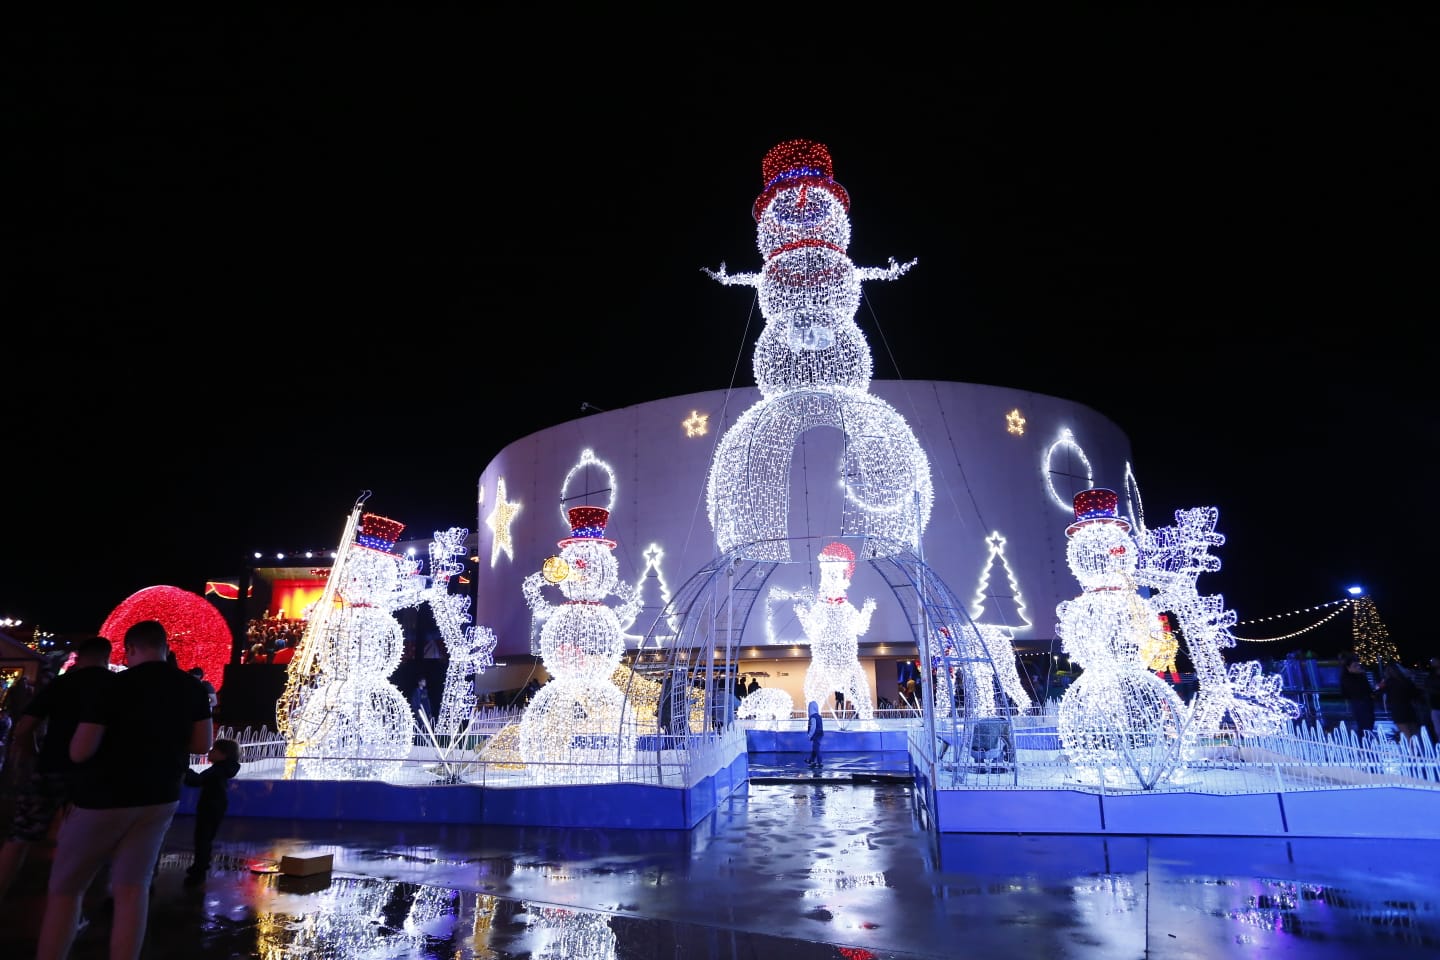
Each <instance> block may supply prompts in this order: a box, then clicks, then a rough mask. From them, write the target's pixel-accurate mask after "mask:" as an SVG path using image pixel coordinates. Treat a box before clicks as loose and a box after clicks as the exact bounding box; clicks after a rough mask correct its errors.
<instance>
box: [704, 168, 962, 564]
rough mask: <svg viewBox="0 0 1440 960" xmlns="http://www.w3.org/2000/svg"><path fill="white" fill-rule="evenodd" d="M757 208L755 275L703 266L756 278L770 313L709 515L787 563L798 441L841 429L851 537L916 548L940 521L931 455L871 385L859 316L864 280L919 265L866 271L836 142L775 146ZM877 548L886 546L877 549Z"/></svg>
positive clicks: (740, 540)
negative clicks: (760, 263) (857, 253)
mask: <svg viewBox="0 0 1440 960" xmlns="http://www.w3.org/2000/svg"><path fill="white" fill-rule="evenodd" d="M761 171H762V174H763V187H762V191H761V194H760V196H759V198H758V199H757V200H756V201H755V204H754V207H753V208H752V213H753V214H754V217H755V220H756V245H757V247H758V248H759V251H760V254H761V256H762V257H763V258H764V261H765V262H764V267H763V268H762V269H761V271H760V272H759V273H740V274H732V273H729V272H728V271H727V270H726V268H725V265H724V264H723V263H722V264H721V265H720V269H719V270H715V271H712V270H705V271H704V272H705V273H706V274H707V275H709V276H710V277H711V278H712V279H715V280H718V281H719V282H721V283H723V284H726V285H743V286H750V287H754V288H755V290H756V293H757V296H758V299H759V303H760V311H761V313H762V314H763V316H764V317H765V321H766V323H765V327H764V329H763V330H762V331H761V333H760V337H759V339H758V340H757V341H756V344H755V352H754V356H753V361H752V362H753V365H754V370H755V382H756V385H757V386H758V387H759V388H760V394H761V397H762V399H761V400H760V402H758V403H756V404H755V405H754V406H752V407H751V408H750V409H749V410H747V411H745V412H744V413H743V414H742V415H741V416H740V418H739V419H738V420H737V421H736V422H735V423H734V424H733V425H732V426H731V427H730V429H729V430H727V431H726V432H725V435H724V436H723V437H722V439H721V441H720V443H719V445H718V447H717V449H716V452H715V457H714V459H713V461H712V462H711V467H710V475H709V479H708V483H707V503H708V508H709V514H710V523H711V526H712V528H713V529H714V530H715V537H716V542H717V544H718V546H719V547H720V549H721V551H723V552H725V553H729V552H732V551H734V550H736V549H737V548H741V547H743V548H744V549H745V552H746V554H747V555H748V556H751V557H753V558H754V559H759V560H771V561H784V560H788V559H789V549H790V548H789V542H790V540H789V529H788V525H789V510H790V469H791V463H792V456H793V452H794V449H795V445H796V442H797V441H798V439H799V438H800V436H801V435H802V434H804V433H805V432H806V431H808V430H811V429H813V428H815V427H833V428H836V429H838V430H840V431H841V432H842V433H843V434H844V437H845V452H844V459H843V463H842V464H841V467H840V476H841V478H842V482H843V484H844V488H845V497H846V500H847V502H848V505H849V509H847V510H846V513H845V518H844V521H843V524H844V525H843V528H842V530H841V531H840V535H842V536H852V535H853V536H860V537H865V538H867V552H873V551H878V550H884V549H885V547H884V544H886V543H890V544H894V545H895V547H894V548H893V549H892V550H891V552H894V551H895V550H898V549H900V548H901V547H909V548H910V549H918V547H919V541H920V536H921V534H922V533H923V532H924V529H925V525H926V523H927V522H928V521H929V518H930V509H931V506H932V501H933V496H934V493H933V489H932V487H931V479H930V464H929V459H928V458H927V457H926V455H925V451H924V450H923V449H922V448H921V447H920V444H919V442H918V441H917V440H916V438H915V435H914V433H913V431H911V429H910V426H909V424H908V423H906V422H905V419H904V417H902V416H900V414H899V413H897V412H896V411H895V410H894V409H892V408H891V407H890V406H889V404H887V403H885V402H884V401H883V400H881V399H880V398H878V397H875V396H872V395H871V394H870V393H869V388H870V376H871V373H872V370H873V362H872V360H871V356H870V348H869V344H868V343H867V342H866V340H865V336H864V334H862V333H861V332H860V328H859V327H858V326H857V325H856V323H855V312H856V310H857V309H858V307H859V305H860V286H861V283H862V282H864V281H867V280H893V279H895V278H896V277H899V276H900V275H902V274H903V273H905V271H907V270H908V269H910V267H912V266H913V265H914V263H915V261H913V260H911V261H910V262H908V263H904V264H901V263H897V262H896V261H895V260H894V258H891V260H890V263H889V265H888V266H886V267H856V266H855V264H854V263H853V262H851V260H850V258H849V256H848V255H847V254H846V252H845V251H846V248H847V247H848V246H849V243H850V218H849V215H848V211H849V207H850V195H849V194H848V193H847V192H846V190H845V188H844V187H842V186H841V185H840V184H838V183H836V182H835V180H834V179H833V174H832V163H831V159H830V152H829V150H828V149H827V148H826V147H825V145H824V144H821V143H816V142H814V141H811V140H790V141H786V142H784V143H781V144H779V145H777V146H775V147H774V148H772V149H771V150H770V151H769V152H768V153H767V154H766V155H765V158H764V161H763V162H762V164H761ZM872 555H874V556H880V555H882V554H881V553H879V552H873V553H872Z"/></svg>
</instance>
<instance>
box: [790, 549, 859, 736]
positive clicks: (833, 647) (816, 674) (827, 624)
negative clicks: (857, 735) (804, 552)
mask: <svg viewBox="0 0 1440 960" xmlns="http://www.w3.org/2000/svg"><path fill="white" fill-rule="evenodd" d="M818 559H819V561H820V585H819V587H818V588H817V589H816V590H815V591H814V592H813V593H812V592H810V591H809V590H806V591H805V592H803V593H801V594H799V595H797V597H796V599H795V616H796V617H797V618H798V619H799V621H800V625H801V627H803V628H804V630H805V636H806V638H807V639H808V640H809V641H810V668H809V669H808V670H806V671H805V701H806V702H807V703H809V702H811V701H813V702H815V703H825V702H827V701H828V700H829V699H830V696H831V694H832V692H838V693H843V694H844V695H845V697H846V699H847V700H848V701H849V702H850V704H851V706H853V707H854V709H855V715H856V716H857V717H859V719H861V720H871V719H873V718H874V716H875V708H874V704H873V702H872V701H871V699H870V688H869V684H868V683H867V682H866V680H865V671H864V669H863V668H862V667H861V666H860V642H859V641H860V637H861V636H862V635H863V634H864V633H865V631H867V630H869V629H870V616H871V614H873V613H874V612H875V598H874V597H870V598H867V599H866V601H865V604H864V606H862V607H859V608H856V606H855V604H853V603H851V602H850V600H849V599H848V597H847V594H848V593H849V590H850V578H851V577H853V576H854V575H855V551H853V550H851V549H850V548H849V547H848V546H846V545H845V544H843V543H840V542H839V541H835V542H833V543H829V544H827V545H826V546H825V548H824V549H822V550H821V551H820V555H819V558H818ZM831 716H835V713H834V711H833V710H832V712H831Z"/></svg>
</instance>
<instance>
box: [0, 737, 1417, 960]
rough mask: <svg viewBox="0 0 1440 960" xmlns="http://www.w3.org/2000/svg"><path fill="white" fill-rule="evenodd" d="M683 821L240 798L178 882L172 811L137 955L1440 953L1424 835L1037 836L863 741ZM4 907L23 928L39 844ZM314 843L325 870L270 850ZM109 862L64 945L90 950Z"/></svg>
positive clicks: (2, 939)
mask: <svg viewBox="0 0 1440 960" xmlns="http://www.w3.org/2000/svg"><path fill="white" fill-rule="evenodd" d="M754 759H755V760H756V762H755V764H754V765H753V767H752V772H753V773H754V774H755V780H754V781H753V782H752V783H751V784H750V786H749V787H748V789H746V790H744V791H742V792H740V793H738V794H736V795H735V796H733V797H732V798H730V800H729V801H728V802H727V803H726V804H725V805H724V806H723V808H722V809H721V810H720V811H719V812H717V813H716V814H715V815H712V816H711V817H709V818H708V819H707V820H706V821H704V822H703V823H702V824H701V825H699V826H698V827H696V828H695V829H694V830H693V831H683V832H682V831H625V830H613V831H604V830H575V829H559V828H536V827H455V826H438V825H426V824H423V823H420V824H390V823H321V822H318V821H288V820H285V821H281V820H260V819H234V820H230V821H228V822H226V823H225V824H224V826H223V827H222V828H221V834H220V838H219V841H218V844H217V850H218V853H219V856H218V857H217V864H216V869H215V870H214V871H213V873H212V874H211V876H210V877H209V878H208V879H207V881H206V883H205V884H204V886H203V887H186V886H185V885H184V884H183V882H182V881H183V872H184V869H185V867H187V866H188V865H189V848H190V831H191V828H192V821H191V820H190V818H188V817H180V818H177V819H176V822H175V824H174V826H173V827H172V829H171V833H170V836H169V840H168V843H167V847H166V852H165V853H164V855H163V857H162V860H161V864H160V870H159V874H158V876H157V879H156V883H155V890H154V897H153V901H152V908H151V910H152V912H151V925H150V936H149V942H148V945H147V949H146V953H145V956H146V957H147V958H150V960H171V958H180V957H186V958H191V957H263V958H282V957H307V958H315V957H321V958H330V957H334V958H340V957H346V958H362V957H366V958H368V957H433V958H442V957H443V958H451V960H465V958H485V960H506V958H516V957H527V956H528V957H532V958H540V957H545V958H562V957H565V958H569V957H577V958H578V957H584V958H607V957H608V958H616V960H646V958H657V960H658V958H662V957H663V958H666V960H672V958H676V957H682V958H683V957H704V958H707V960H716V958H732V957H733V958H764V957H783V958H785V960H811V958H817V960H818V958H844V960H866V958H896V960H904V958H920V957H955V956H962V955H963V956H975V957H988V956H1008V957H1020V956H1041V957H1047V958H1097V960H1098V958H1106V960H1109V958H1115V957H1137V958H1138V957H1149V958H1191V957H1194V958H1200V957H1216V956H1250V955H1254V954H1257V953H1269V954H1272V955H1285V956H1296V957H1306V958H1309V957H1337V958H1338V957H1354V956H1359V955H1370V954H1371V953H1372V952H1374V953H1376V954H1379V955H1384V956H1386V957H1387V958H1391V960H1393V958H1395V957H1404V956H1421V955H1432V956H1433V955H1436V954H1437V953H1440V841H1415V842H1412V843H1397V842H1395V841H1393V840H1384V841H1381V840H1351V839H1344V840H1324V839H1312V838H1304V839H1295V840H1274V839H1255V840H1250V839H1240V838H1228V837H1227V838H1194V837H1093V836H1086V837H1055V836H1047V837H1032V836H1015V835H1005V836H993V835H992V836H974V835H957V834H951V835H947V836H945V837H942V838H939V839H938V840H937V839H936V838H934V837H932V836H931V835H930V834H928V833H927V831H926V830H925V829H924V826H923V824H922V823H921V821H920V820H919V819H918V816H917V813H916V810H915V806H914V804H913V803H912V796H911V791H912V785H911V784H910V783H908V782H906V781H905V780H904V779H903V778H902V777H898V776H891V775H890V772H888V771H884V770H875V769H873V768H867V765H866V764H865V763H864V762H863V761H854V762H848V761H846V760H845V759H844V758H833V759H832V760H831V761H830V763H829V764H828V765H827V768H826V769H823V770H822V771H820V772H818V773H812V772H811V771H809V770H807V769H805V768H804V767H803V765H801V766H799V767H798V769H789V764H792V763H793V764H798V761H799V758H794V759H793V760H789V759H787V758H775V757H771V758H769V761H768V765H767V761H766V758H763V757H757V758H754ZM39 853H40V855H39V856H35V857H32V860H31V863H30V864H29V865H28V866H27V869H26V872H25V874H24V875H22V877H21V879H20V881H19V883H18V884H17V889H16V890H14V891H13V892H12V894H11V896H10V898H9V899H8V901H7V902H6V903H5V904H4V905H3V907H0V955H3V956H5V957H25V956H30V955H31V954H32V953H33V945H34V939H33V938H34V931H35V927H36V925H37V924H38V920H39V912H40V909H41V903H42V900H43V895H42V892H41V891H42V889H43V883H44V877H45V873H46V871H47V870H48V861H47V858H46V857H45V855H44V854H45V853H46V851H40V852H39ZM308 853H329V854H332V856H333V858H334V869H333V871H332V872H331V873H328V874H322V875H320V876H318V877H291V876H285V875H282V874H279V873H278V872H277V870H278V862H279V859H280V857H282V856H284V855H286V854H308ZM105 907H106V902H105V900H104V890H103V886H102V885H98V884H97V886H96V888H95V890H93V891H92V896H91V897H90V899H89V901H88V902H87V906H86V915H87V918H88V921H89V923H88V926H87V927H86V928H85V929H84V930H82V931H81V933H80V936H79V937H78V938H77V941H76V947H75V950H74V952H73V953H72V957H74V958H77V960H86V958H94V957H103V956H104V955H105V952H106V937H107V935H108V922H107V918H106V916H105Z"/></svg>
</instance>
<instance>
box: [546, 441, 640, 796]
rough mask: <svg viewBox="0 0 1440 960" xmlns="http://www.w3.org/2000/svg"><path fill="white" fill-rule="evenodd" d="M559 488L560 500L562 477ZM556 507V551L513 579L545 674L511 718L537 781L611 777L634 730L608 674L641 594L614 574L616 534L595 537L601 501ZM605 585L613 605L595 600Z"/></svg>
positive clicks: (629, 755)
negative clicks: (551, 589) (561, 529)
mask: <svg viewBox="0 0 1440 960" xmlns="http://www.w3.org/2000/svg"><path fill="white" fill-rule="evenodd" d="M585 453H586V454H587V455H588V454H589V453H590V451H588V450H587V451H585ZM585 462H586V460H585V458H583V457H582V464H583V463H585ZM574 475H575V471H574V470H572V471H571V474H570V476H569V477H567V478H566V484H567V485H568V483H569V481H570V479H571V477H573V476H574ZM561 494H562V501H563V499H564V497H565V487H564V486H562V489H561ZM565 515H566V516H567V517H568V520H569V525H570V536H569V537H567V538H565V539H564V540H561V541H559V544H558V545H559V547H560V555H559V557H558V558H551V561H555V562H551V561H547V562H546V564H545V568H544V569H543V570H542V571H541V572H538V573H532V574H530V575H529V576H527V577H526V578H525V580H524V582H523V583H522V585H521V587H522V590H523V592H524V595H525V600H526V602H527V603H528V604H529V605H530V610H531V613H532V614H533V616H534V618H535V619H536V620H537V621H539V622H540V623H541V624H542V626H541V629H540V654H541V659H542V661H543V662H544V664H545V669H546V671H547V672H548V673H549V674H550V681H549V682H548V683H546V684H545V685H544V686H543V687H541V688H540V690H539V691H538V692H536V694H535V695H534V697H532V698H531V700H530V704H529V705H528V706H527V707H526V708H525V713H524V715H523V716H522V717H521V718H520V746H519V751H520V756H521V759H522V760H523V761H524V762H525V763H526V765H527V766H531V767H532V768H533V775H534V777H535V779H536V780H538V781H539V782H542V783H595V782H600V781H603V780H614V779H616V777H617V776H618V774H619V772H620V771H621V770H622V769H623V768H622V767H620V766H617V764H622V765H623V764H626V763H629V762H630V761H631V760H632V759H633V757H634V750H635V732H634V730H633V729H628V728H627V729H622V727H621V717H622V716H623V715H624V712H625V711H624V707H625V696H624V694H623V693H622V692H621V690H620V689H619V687H617V686H616V685H615V683H614V682H613V681H612V680H611V677H612V675H613V674H614V673H615V668H616V667H617V666H619V664H620V659H621V657H622V656H623V655H624V653H625V639H624V636H623V630H622V628H621V623H622V622H630V621H633V620H634V618H635V615H636V613H637V612H638V611H639V609H640V598H639V597H638V596H636V595H635V593H634V591H633V590H631V588H630V585H629V584H627V583H623V582H622V581H621V580H620V577H619V564H618V563H616V560H615V556H614V550H615V541H613V540H607V539H605V537H604V533H605V526H606V524H607V523H608V522H609V519H610V510H609V508H608V507H600V506H594V505H585V506H575V507H570V508H569V509H568V510H566V511H565ZM547 585H555V586H558V587H559V589H560V592H561V594H563V595H564V597H565V600H564V602H563V603H560V604H553V605H552V604H551V603H549V601H547V600H546V599H545V596H544V588H545V587H546V586H547ZM612 594H613V595H614V596H616V597H617V598H619V601H620V603H619V605H618V606H616V607H615V608H614V609H612V608H610V607H608V606H606V605H605V604H604V602H603V601H604V600H605V598H606V597H608V596H610V595H612Z"/></svg>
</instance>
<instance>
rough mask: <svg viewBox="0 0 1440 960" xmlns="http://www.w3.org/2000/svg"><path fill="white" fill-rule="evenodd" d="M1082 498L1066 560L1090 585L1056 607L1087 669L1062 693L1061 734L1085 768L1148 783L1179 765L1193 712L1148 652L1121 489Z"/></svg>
mask: <svg viewBox="0 0 1440 960" xmlns="http://www.w3.org/2000/svg"><path fill="white" fill-rule="evenodd" d="M1074 503H1075V522H1074V523H1072V524H1070V526H1069V527H1067V528H1066V530H1065V535H1066V537H1068V538H1069V542H1068V543H1067V544H1066V548H1065V559H1066V562H1067V563H1068V564H1069V565H1070V572H1071V573H1073V574H1074V575H1075V578H1076V579H1077V580H1079V581H1080V586H1081V587H1082V588H1083V590H1082V592H1081V594H1080V595H1079V596H1078V597H1076V598H1075V599H1073V600H1066V601H1064V602H1062V603H1061V604H1059V605H1058V606H1057V607H1056V614H1057V616H1058V618H1059V622H1058V624H1057V633H1058V634H1059V636H1060V640H1061V644H1062V647H1063V649H1064V651H1065V653H1066V655H1067V656H1069V658H1070V659H1071V661H1073V662H1074V663H1076V664H1077V665H1079V666H1080V667H1081V668H1082V671H1083V672H1082V673H1081V674H1080V676H1079V678H1078V679H1076V681H1075V682H1074V683H1073V684H1071V686H1070V688H1069V689H1068V690H1066V691H1065V696H1064V697H1062V698H1061V700H1060V711H1059V716H1058V720H1057V726H1058V733H1059V735H1060V740H1061V743H1062V744H1064V747H1065V750H1066V753H1067V754H1068V755H1069V757H1070V760H1071V762H1072V764H1074V765H1075V766H1076V769H1077V772H1079V773H1080V774H1081V775H1082V776H1085V777H1089V776H1103V777H1105V778H1106V779H1108V780H1113V779H1115V778H1117V777H1119V778H1120V779H1122V780H1125V781H1129V782H1132V783H1135V784H1137V785H1139V786H1140V787H1142V788H1147V789H1148V788H1149V787H1152V786H1154V785H1155V784H1157V783H1159V782H1162V781H1164V780H1166V779H1168V778H1169V777H1170V776H1171V775H1172V774H1173V773H1174V771H1175V768H1176V766H1177V765H1178V763H1179V761H1180V759H1181V755H1182V740H1183V737H1184V734H1185V733H1186V730H1187V727H1188V724H1189V719H1190V717H1189V712H1188V710H1187V708H1186V706H1185V704H1184V703H1183V702H1182V701H1181V699H1180V697H1179V695H1177V694H1176V693H1175V690H1174V689H1173V688H1172V687H1171V686H1170V684H1168V683H1166V682H1165V681H1164V680H1162V679H1161V678H1159V677H1157V676H1156V675H1155V674H1154V673H1152V672H1151V671H1150V670H1149V668H1148V666H1147V664H1146V661H1145V658H1144V657H1143V656H1142V653H1141V648H1142V646H1143V645H1144V644H1145V643H1146V641H1147V640H1148V639H1149V637H1150V635H1151V633H1152V632H1153V631H1154V630H1155V629H1156V617H1155V613H1154V610H1153V609H1152V608H1151V606H1150V604H1149V603H1148V602H1146V600H1145V599H1144V598H1143V597H1141V596H1140V595H1139V593H1138V592H1137V584H1136V569H1137V565H1138V563H1139V550H1138V548H1137V546H1136V544H1135V541H1134V540H1133V539H1131V537H1130V524H1129V522H1127V521H1126V520H1124V519H1123V518H1122V517H1120V515H1119V512H1118V504H1119V497H1118V496H1117V495H1116V493H1115V491H1113V490H1107V489H1105V488H1102V487H1096V488H1092V489H1089V490H1082V491H1081V492H1080V493H1078V494H1076V495H1075V501H1074Z"/></svg>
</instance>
